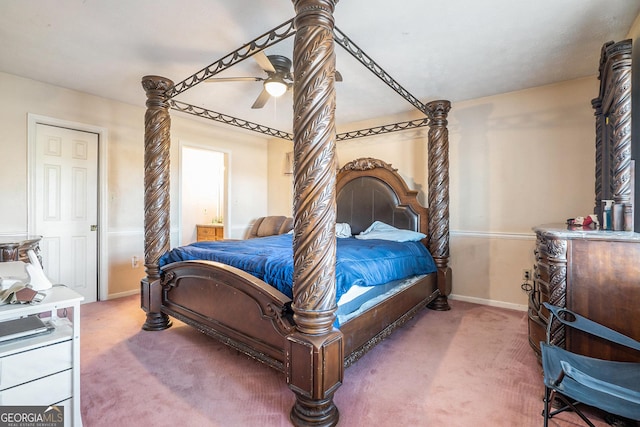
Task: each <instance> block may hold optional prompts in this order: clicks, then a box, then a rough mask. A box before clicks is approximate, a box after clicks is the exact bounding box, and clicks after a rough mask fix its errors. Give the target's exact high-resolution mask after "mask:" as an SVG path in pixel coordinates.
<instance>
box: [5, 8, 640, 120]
mask: <svg viewBox="0 0 640 427" xmlns="http://www.w3.org/2000/svg"><path fill="white" fill-rule="evenodd" d="M391 3H392V2H390V1H388V0H342V1H340V2H339V3H338V4H337V6H336V10H335V13H334V16H335V21H336V26H337V27H338V28H339V29H340V30H341V31H342V32H343V33H344V34H345V35H347V36H348V37H349V38H350V39H351V40H352V41H353V42H355V43H356V44H357V45H358V46H359V47H360V48H361V49H362V50H363V51H364V52H365V53H366V54H367V55H368V56H370V57H371V58H373V59H374V60H375V61H376V62H377V63H378V64H379V65H380V66H381V67H382V68H384V70H385V71H387V73H389V74H390V75H391V76H392V77H393V78H394V79H395V80H396V81H397V82H399V83H400V84H401V85H402V86H403V87H404V88H405V89H406V90H408V91H409V92H410V93H411V94H412V95H414V96H415V97H416V98H418V99H419V100H420V101H422V102H423V103H427V102H429V101H431V100H436V99H448V100H450V101H452V102H453V103H454V106H455V102H457V101H463V100H468V99H475V98H480V97H484V96H490V95H494V94H498V93H504V92H510V91H515V90H520V89H525V88H530V87H535V86H540V85H546V84H551V83H555V82H559V81H564V80H570V79H575V78H580V77H585V76H594V75H596V74H597V67H598V61H599V57H600V48H601V46H602V44H603V43H604V42H606V41H609V40H614V41H619V40H622V39H623V38H624V37H625V36H626V34H627V33H628V31H629V29H630V27H631V25H632V24H633V21H634V19H635V18H636V16H638V14H639V13H640V1H637V0H618V1H603V0H536V1H526V2H524V1H513V0H483V1H476V0H449V1H441V0H438V1H436V0H404V1H399V2H393V3H394V4H395V5H399V7H394V8H390V7H389V4H391ZM605 5H606V8H604V7H603V6H605ZM293 16H294V8H293V3H292V2H291V1H288V0H251V1H248V0H236V1H222V0H217V1H216V0H181V1H175V0H108V1H106V0H56V1H46V0H20V1H2V2H1V3H0V71H3V72H6V73H10V74H15V75H19V76H23V77H28V78H31V79H34V80H39V81H42V82H46V83H50V84H54V85H58V86H62V87H65V88H70V89H75V90H78V91H82V92H86V93H90V94H95V95H98V96H101V97H105V98H110V99H115V100H118V101H123V102H126V103H131V104H135V105H140V106H142V105H144V103H145V100H146V97H145V93H144V90H143V89H142V86H141V84H140V80H141V77H142V76H144V75H148V74H155V75H160V76H164V77H167V78H170V79H172V80H173V81H174V82H176V83H178V82H180V81H182V80H183V79H185V78H187V77H189V76H190V75H192V74H194V73H195V72H197V71H199V70H201V69H202V68H204V67H206V66H208V65H210V64H212V63H214V62H215V61H217V60H218V59H221V58H222V57H224V56H225V55H227V54H228V53H230V52H232V51H234V50H236V49H238V48H239V47H241V46H242V45H244V44H245V43H247V42H249V41H251V40H253V39H255V38H256V37H258V36H260V35H262V34H263V33H265V32H267V31H269V30H271V29H272V28H275V27H277V26H278V25H280V24H282V23H283V22H285V21H286V20H288V19H290V18H292V17H293ZM292 46H293V38H290V39H287V40H285V41H283V42H281V43H279V44H277V45H275V46H273V47H271V48H269V49H267V50H266V53H267V54H281V55H285V56H288V57H289V58H291V56H292ZM336 64H337V69H338V70H339V71H340V73H341V74H342V76H343V79H344V81H343V82H340V83H337V85H336V92H337V119H336V120H337V122H338V126H339V130H340V131H344V130H351V129H349V124H353V123H356V122H359V121H362V120H365V119H370V118H376V117H385V116H390V115H395V114H400V113H403V112H407V111H415V110H414V109H413V107H412V106H411V105H410V104H409V103H408V102H407V101H405V100H404V99H402V98H401V97H400V96H398V95H396V94H395V92H393V90H391V89H390V88H388V87H387V86H386V85H385V84H384V83H383V82H381V81H380V79H378V78H377V77H376V76H374V75H373V74H371V73H370V72H369V71H368V70H366V69H365V68H364V67H363V66H362V65H360V64H359V63H358V62H357V61H356V60H355V59H354V58H353V57H352V56H351V55H349V54H348V53H347V52H346V51H344V49H342V47H340V46H336ZM219 76H220V77H222V76H260V77H264V76H265V75H264V73H263V71H262V70H261V69H260V67H259V66H258V65H257V63H256V62H255V61H252V60H251V58H249V59H248V60H245V61H243V62H241V63H239V64H236V65H234V66H233V67H231V68H230V69H229V70H225V71H224V72H223V73H220V74H219ZM261 89H262V83H261V82H227V83H202V84H200V85H197V86H196V87H194V88H192V89H190V90H189V91H187V92H186V93H185V94H182V95H180V96H179V97H178V98H177V99H179V100H183V101H185V102H189V103H193V104H196V105H200V106H203V107H205V108H208V109H210V110H213V111H217V112H220V113H224V114H228V115H231V116H234V117H237V118H241V119H246V120H250V121H253V122H256V123H260V124H263V125H267V126H271V127H274V128H276V129H279V130H283V131H287V132H290V131H291V120H292V119H291V110H292V106H291V94H290V93H287V94H285V95H284V96H283V97H282V98H279V99H277V100H276V101H275V102H274V100H271V101H269V103H268V104H267V106H266V107H265V108H263V109H261V110H252V109H251V108H250V107H251V105H252V104H253V102H254V100H255V98H256V97H257V95H258V93H259V92H260V90H261ZM594 95H595V94H594ZM380 124H386V122H381V123H380Z"/></svg>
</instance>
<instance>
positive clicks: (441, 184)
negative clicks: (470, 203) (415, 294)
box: [426, 100, 451, 310]
mask: <svg viewBox="0 0 640 427" xmlns="http://www.w3.org/2000/svg"><path fill="white" fill-rule="evenodd" d="M426 107H427V108H428V109H429V111H430V112H431V122H430V124H429V251H430V252H431V254H432V255H433V258H434V260H435V263H436V267H437V268H438V289H439V290H440V296H438V298H437V299H436V300H435V301H433V302H432V303H431V304H429V308H432V309H434V310H449V309H450V308H451V307H449V303H448V301H447V296H448V295H449V294H450V293H451V267H449V266H448V263H449V130H448V129H447V114H448V113H449V110H450V109H451V103H450V102H449V101H442V100H441V101H433V102H430V103H428V104H427V105H426Z"/></svg>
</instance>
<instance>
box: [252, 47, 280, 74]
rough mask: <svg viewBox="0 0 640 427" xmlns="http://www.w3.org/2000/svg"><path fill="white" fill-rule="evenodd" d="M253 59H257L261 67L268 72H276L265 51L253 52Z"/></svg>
mask: <svg viewBox="0 0 640 427" xmlns="http://www.w3.org/2000/svg"><path fill="white" fill-rule="evenodd" d="M253 59H255V60H256V62H257V63H258V65H259V66H260V68H262V69H263V70H264V71H266V72H267V73H275V72H276V69H275V68H274V66H273V64H272V63H271V61H269V58H267V55H266V54H265V53H264V51H262V50H261V51H260V52H257V53H255V54H253Z"/></svg>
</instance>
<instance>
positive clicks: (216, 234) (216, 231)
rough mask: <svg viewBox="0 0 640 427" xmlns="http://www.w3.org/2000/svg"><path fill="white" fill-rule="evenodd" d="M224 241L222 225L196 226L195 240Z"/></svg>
mask: <svg viewBox="0 0 640 427" xmlns="http://www.w3.org/2000/svg"><path fill="white" fill-rule="evenodd" d="M222 239H224V226H223V225H222V224H196V240H197V241H198V242H202V241H204V240H222Z"/></svg>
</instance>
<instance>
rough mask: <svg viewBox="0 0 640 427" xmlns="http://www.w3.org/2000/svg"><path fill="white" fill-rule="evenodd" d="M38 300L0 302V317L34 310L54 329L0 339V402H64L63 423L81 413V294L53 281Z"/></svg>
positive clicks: (78, 423) (71, 422)
mask: <svg viewBox="0 0 640 427" xmlns="http://www.w3.org/2000/svg"><path fill="white" fill-rule="evenodd" d="M41 292H42V293H44V294H46V296H45V298H44V299H43V301H42V302H40V303H37V304H9V305H3V306H0V322H3V321H7V320H11V319H16V318H20V317H24V316H28V315H32V314H37V315H39V317H40V318H41V319H42V320H43V321H45V322H50V323H51V324H52V325H53V326H55V329H54V330H53V331H52V332H50V333H47V334H45V335H37V336H33V337H28V338H18V339H14V340H11V341H6V342H4V343H0V405H1V406H32V405H36V406H45V405H46V406H48V405H58V406H62V407H64V420H65V426H82V418H81V415H80V302H81V301H82V300H83V299H84V297H83V296H82V295H80V294H78V293H77V292H75V291H73V290H71V289H69V288H67V287H66V286H60V285H58V286H54V287H53V288H51V289H47V290H46V291H41Z"/></svg>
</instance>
